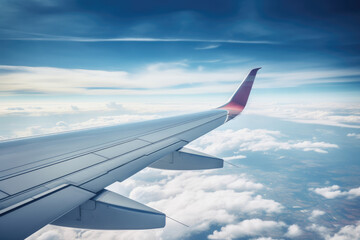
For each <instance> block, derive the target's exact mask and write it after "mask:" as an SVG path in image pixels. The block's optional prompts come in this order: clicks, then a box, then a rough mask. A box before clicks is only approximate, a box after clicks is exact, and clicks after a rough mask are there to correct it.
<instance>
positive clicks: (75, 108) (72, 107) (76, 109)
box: [71, 105, 80, 111]
mask: <svg viewBox="0 0 360 240" xmlns="http://www.w3.org/2000/svg"><path fill="white" fill-rule="evenodd" d="M71 109H72V110H73V111H79V110H80V109H79V107H77V106H75V105H71Z"/></svg>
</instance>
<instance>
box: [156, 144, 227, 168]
mask: <svg viewBox="0 0 360 240" xmlns="http://www.w3.org/2000/svg"><path fill="white" fill-rule="evenodd" d="M223 165H224V160H222V159H221V158H217V157H214V156H210V155H208V154H205V153H202V152H198V151H195V150H192V149H188V148H182V149H180V150H178V151H175V152H172V153H170V154H168V155H166V156H165V157H163V158H161V159H159V160H158V161H156V162H154V163H153V164H151V165H150V167H152V168H158V169H167V170H203V169H213V168H222V167H223Z"/></svg>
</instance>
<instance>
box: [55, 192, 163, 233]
mask: <svg viewBox="0 0 360 240" xmlns="http://www.w3.org/2000/svg"><path fill="white" fill-rule="evenodd" d="M165 221H166V216H165V214H164V213H162V212H159V211H157V210H155V209H153V208H150V207H148V206H146V205H143V204H141V203H139V202H136V201H134V200H131V199H129V198H127V197H124V196H122V195H120V194H117V193H115V192H111V191H108V190H103V191H101V192H100V193H99V194H98V195H96V196H95V197H94V198H92V199H90V200H88V201H87V202H85V203H84V204H82V205H80V206H78V207H77V208H75V209H73V210H72V211H70V212H68V213H67V214H65V215H64V216H62V217H60V218H59V219H57V220H55V221H54V222H52V223H51V224H53V225H58V226H65V227H75V228H86V229H103V230H126V229H152V228H162V227H164V226H165Z"/></svg>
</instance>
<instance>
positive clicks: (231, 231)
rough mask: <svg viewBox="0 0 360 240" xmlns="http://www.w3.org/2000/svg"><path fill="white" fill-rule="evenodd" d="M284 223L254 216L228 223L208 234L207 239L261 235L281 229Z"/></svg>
mask: <svg viewBox="0 0 360 240" xmlns="http://www.w3.org/2000/svg"><path fill="white" fill-rule="evenodd" d="M285 226H286V224H285V223H283V222H276V221H263V220H261V219H258V218H255V219H250V220H244V221H242V222H239V223H237V224H229V225H226V226H225V227H222V228H221V230H220V231H217V230H216V231H214V232H213V233H212V234H211V235H209V236H208V238H209V239H235V238H242V237H252V236H263V235H267V234H274V232H278V231H281V229H282V228H283V227H285Z"/></svg>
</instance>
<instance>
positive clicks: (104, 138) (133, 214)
mask: <svg viewBox="0 0 360 240" xmlns="http://www.w3.org/2000/svg"><path fill="white" fill-rule="evenodd" d="M258 70H259V68H256V69H253V70H251V71H250V73H249V75H248V76H247V77H246V78H245V79H244V81H243V82H242V84H241V85H240V87H239V88H238V90H237V91H236V92H235V93H234V95H233V97H232V98H231V99H230V101H229V102H228V103H227V104H225V105H223V106H222V107H220V108H217V109H213V110H209V111H205V112H200V113H195V114H187V115H182V116H177V117H170V118H164V119H158V120H151V121H146V122H139V123H130V124H123V125H117V126H111V127H102V128H95V129H88V130H81V131H73V132H67V133H60V134H51V135H46V136H40V137H29V138H23V139H15V140H9V141H4V142H1V143H0V236H1V237H0V238H1V239H24V238H26V237H27V236H29V235H31V234H32V233H34V232H35V231H37V230H39V229H40V228H42V227H43V226H45V225H46V224H49V223H51V224H55V225H60V226H69V227H78V228H90V229H148V228H160V227H164V226H165V214H163V213H161V212H159V211H157V210H155V209H152V208H150V207H147V206H145V205H143V204H141V203H138V202H135V201H133V200H131V199H128V198H126V197H124V196H121V195H119V194H116V193H114V192H110V191H107V190H104V188H105V187H106V186H108V185H110V184H112V183H114V182H115V181H120V182H121V181H123V180H125V179H127V178H129V177H130V176H132V175H133V174H135V173H137V172H138V171H140V170H142V169H144V168H146V167H148V166H150V167H154V168H160V169H173V170H191V169H210V168H220V167H222V166H223V160H222V159H220V158H216V157H213V156H209V155H207V154H203V153H199V152H196V151H194V150H190V149H186V148H184V146H185V145H187V144H188V143H190V142H191V141H193V140H194V139H196V138H198V137H200V136H202V135H204V134H205V133H207V132H209V131H211V130H213V129H215V128H217V127H219V126H220V125H222V124H224V123H225V122H227V121H229V120H230V119H232V118H234V117H235V116H237V115H238V114H240V113H241V111H242V110H243V109H244V107H245V105H246V102H247V99H248V96H249V94H250V90H251V87H252V84H253V81H254V79H255V76H256V73H257V71H258Z"/></svg>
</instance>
